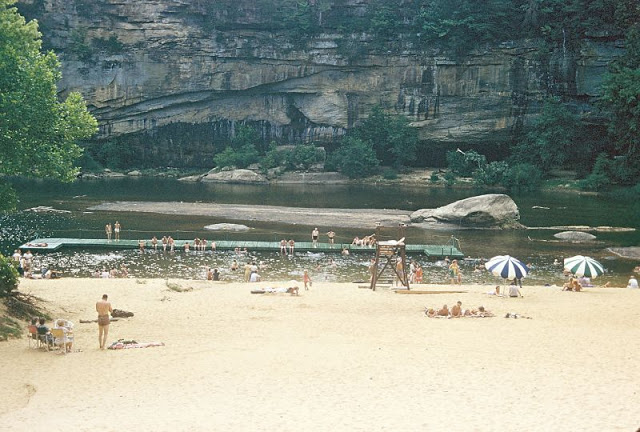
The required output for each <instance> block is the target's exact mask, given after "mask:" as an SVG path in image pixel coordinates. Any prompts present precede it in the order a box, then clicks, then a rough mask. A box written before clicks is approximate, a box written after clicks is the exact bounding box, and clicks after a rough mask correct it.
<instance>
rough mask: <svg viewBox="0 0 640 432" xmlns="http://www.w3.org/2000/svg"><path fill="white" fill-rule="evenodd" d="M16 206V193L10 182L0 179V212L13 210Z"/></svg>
mask: <svg viewBox="0 0 640 432" xmlns="http://www.w3.org/2000/svg"><path fill="white" fill-rule="evenodd" d="M17 207H18V195H17V194H16V191H15V190H14V189H13V188H12V187H11V185H10V184H8V183H5V182H3V181H1V180H0V212H5V211H14V210H15V209H16V208H17Z"/></svg>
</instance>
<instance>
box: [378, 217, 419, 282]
mask: <svg viewBox="0 0 640 432" xmlns="http://www.w3.org/2000/svg"><path fill="white" fill-rule="evenodd" d="M405 228H406V225H405V224H403V223H401V224H399V225H398V234H397V238H398V239H399V240H382V238H383V232H382V230H383V228H382V226H381V225H380V223H377V224H376V239H378V241H377V242H376V258H375V262H374V263H373V271H372V272H371V286H370V288H371V289H372V290H373V291H375V290H376V284H377V283H378V280H379V279H380V276H381V275H382V274H383V273H384V272H385V271H386V270H387V268H391V271H392V273H393V274H394V275H395V277H397V278H398V280H399V281H400V283H401V284H402V286H404V287H406V289H410V287H409V275H408V272H407V270H408V266H407V257H406V248H405V238H406V237H405ZM381 262H383V263H384V264H383V265H382V267H380V264H381Z"/></svg>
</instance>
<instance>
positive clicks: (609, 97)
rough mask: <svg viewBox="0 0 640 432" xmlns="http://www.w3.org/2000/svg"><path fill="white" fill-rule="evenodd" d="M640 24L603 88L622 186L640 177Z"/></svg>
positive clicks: (613, 66)
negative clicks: (609, 114) (609, 113)
mask: <svg viewBox="0 0 640 432" xmlns="http://www.w3.org/2000/svg"><path fill="white" fill-rule="evenodd" d="M639 95H640V25H637V26H636V27H634V28H632V29H631V30H630V31H629V33H628V34H627V38H626V54H625V55H624V56H623V57H621V58H620V59H619V60H618V61H616V62H614V63H613V64H612V65H611V70H610V72H609V73H608V74H607V75H606V76H605V79H604V84H603V86H602V98H601V104H602V106H603V107H604V108H605V109H606V110H608V111H609V112H611V120H610V123H609V135H610V137H611V139H612V141H613V143H614V145H615V148H614V152H613V155H612V156H618V158H617V159H616V164H617V165H618V167H617V172H618V175H619V178H618V179H617V180H618V181H619V182H621V183H628V184H633V183H637V182H638V178H639V176H640V166H639V165H640V96H639Z"/></svg>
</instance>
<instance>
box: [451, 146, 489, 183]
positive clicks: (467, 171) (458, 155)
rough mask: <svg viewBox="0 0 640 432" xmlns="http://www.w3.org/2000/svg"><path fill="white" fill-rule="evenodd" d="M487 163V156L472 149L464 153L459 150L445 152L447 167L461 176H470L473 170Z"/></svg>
mask: <svg viewBox="0 0 640 432" xmlns="http://www.w3.org/2000/svg"><path fill="white" fill-rule="evenodd" d="M486 165H487V158H486V157H485V155H482V154H480V153H478V152H475V151H473V150H469V151H467V152H465V153H462V152H459V151H457V150H456V151H448V152H447V167H449V170H451V171H453V172H454V174H457V175H459V176H462V177H471V176H472V175H473V172H474V171H475V170H477V169H479V168H482V167H484V166H486Z"/></svg>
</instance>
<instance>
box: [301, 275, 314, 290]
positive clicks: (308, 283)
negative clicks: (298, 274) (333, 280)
mask: <svg viewBox="0 0 640 432" xmlns="http://www.w3.org/2000/svg"><path fill="white" fill-rule="evenodd" d="M302 282H304V289H305V290H306V291H309V287H310V286H311V285H312V284H313V281H312V280H311V276H309V272H308V271H307V270H305V271H304V273H303V275H302Z"/></svg>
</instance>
